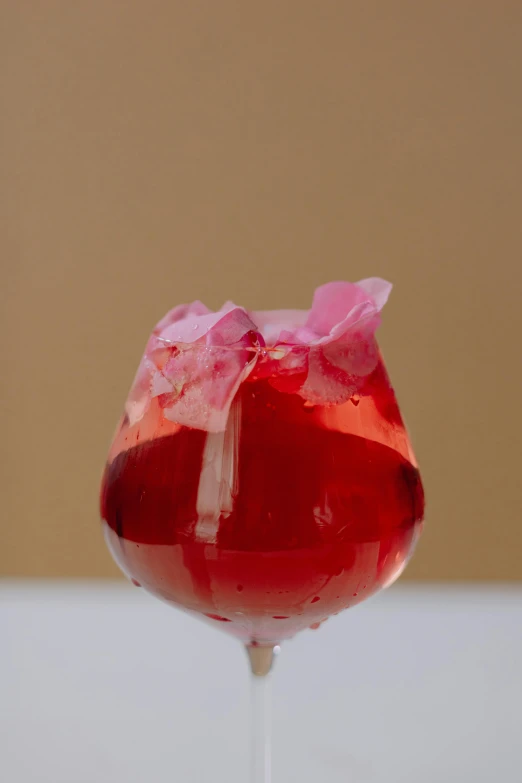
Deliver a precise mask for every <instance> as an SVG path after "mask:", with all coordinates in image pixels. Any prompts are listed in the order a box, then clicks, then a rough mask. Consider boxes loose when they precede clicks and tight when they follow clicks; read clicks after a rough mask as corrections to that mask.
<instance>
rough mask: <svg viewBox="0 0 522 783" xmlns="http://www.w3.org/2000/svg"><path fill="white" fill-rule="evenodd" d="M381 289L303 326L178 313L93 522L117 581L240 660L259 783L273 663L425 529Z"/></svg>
mask: <svg viewBox="0 0 522 783" xmlns="http://www.w3.org/2000/svg"><path fill="white" fill-rule="evenodd" d="M390 287H391V286H390V285H389V284H388V283H386V282H385V281H382V280H379V279H378V278H372V279H369V280H364V281H361V282H360V283H357V284H352V283H330V284H327V285H324V286H321V287H320V288H319V289H317V291H316V292H315V295H314V299H313V304H312V308H311V310H310V311H273V312H270V311H264V312H253V313H247V312H246V311H245V310H244V309H243V308H239V307H236V306H235V305H233V304H232V303H227V304H226V305H225V306H224V307H223V308H222V309H221V310H220V311H218V312H217V313H211V312H210V311H209V310H208V309H207V308H206V307H205V306H204V305H203V304H202V303H200V302H194V303H193V304H192V305H182V306H179V307H176V308H174V309H173V310H172V311H170V312H169V313H168V314H167V316H165V318H164V319H162V321H160V322H159V324H158V325H157V326H156V328H155V330H154V332H153V333H152V336H151V338H150V339H149V342H148V344H147V347H146V350H145V354H144V356H143V358H142V361H141V363H140V367H139V369H138V373H137V376H136V378H135V381H134V384H133V386H132V388H131V392H130V394H129V397H128V399H127V402H126V405H125V414H124V416H123V418H122V420H121V422H120V424H119V426H118V429H117V432H116V435H115V438H114V440H113V443H112V446H111V448H110V452H109V457H108V461H107V465H106V468H105V473H104V477H103V483H102V491H101V516H102V519H103V526H104V531H105V537H106V541H107V544H108V546H109V549H110V551H111V553H112V556H113V557H114V559H115V560H116V562H117V563H118V565H119V566H120V568H121V569H122V571H123V572H124V573H125V574H126V575H127V576H128V577H129V579H130V580H131V581H132V582H133V583H134V584H135V585H139V586H142V587H144V588H145V589H146V590H148V591H149V592H150V593H152V594H153V595H155V596H157V597H158V598H161V599H163V600H165V601H167V602H169V603H170V604H172V605H173V606H176V607H178V608H180V609H183V610H185V611H188V612H191V613H193V614H194V615H196V616H197V617H199V618H202V619H204V620H206V621H207V622H209V623H211V624H213V625H214V626H215V627H216V628H219V629H221V630H223V631H226V632H228V633H230V634H233V635H234V636H236V637H237V638H238V639H239V640H240V641H241V642H242V643H243V644H244V645H245V646H246V649H247V652H248V655H249V660H250V668H251V671H252V713H253V714H252V778H251V780H252V783H267V781H269V779H270V758H269V755H270V753H269V750H270V746H269V738H268V726H267V723H268V718H267V716H268V691H267V687H268V685H267V683H268V677H267V675H268V673H269V672H270V669H271V666H272V661H273V655H274V652H277V651H278V649H279V645H280V643H281V642H283V641H284V640H286V639H289V638H291V637H292V636H294V635H295V634H296V633H297V632H298V631H302V630H304V629H307V628H312V629H317V628H319V626H320V625H321V623H322V622H324V621H325V620H326V619H327V618H328V617H330V616H331V615H335V614H338V613H339V612H341V611H342V610H344V609H347V608H349V607H351V606H353V605H355V604H357V603H359V602H361V601H363V600H364V599H366V598H368V597H369V596H371V595H373V594H374V593H375V592H377V591H378V590H380V589H381V588H383V587H387V586H388V585H390V584H391V583H392V582H393V581H394V580H395V579H396V578H397V577H398V576H399V575H400V573H401V572H402V570H403V568H404V566H405V565H406V563H407V561H408V558H409V556H410V554H411V552H412V550H413V547H414V544H415V541H416V539H417V537H418V534H419V532H420V529H421V524H422V518H423V511H424V498H423V490H422V485H421V481H420V477H419V472H418V469H417V467H416V463H415V458H414V455H413V452H412V448H411V445H410V441H409V438H408V435H407V433H406V430H405V427H404V424H403V421H402V418H401V415H400V412H399V408H398V405H397V401H396V398H395V394H394V392H393V389H392V386H391V384H390V381H389V378H388V375H387V372H386V369H385V366H384V363H383V360H382V357H381V355H380V353H379V349H378V347H377V343H376V340H375V329H376V327H377V325H378V323H379V320H380V311H381V309H382V306H383V305H384V303H385V301H386V299H387V296H388V293H389V290H390Z"/></svg>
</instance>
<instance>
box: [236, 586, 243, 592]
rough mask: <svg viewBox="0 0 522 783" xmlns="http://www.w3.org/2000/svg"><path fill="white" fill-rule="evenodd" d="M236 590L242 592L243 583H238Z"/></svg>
mask: <svg viewBox="0 0 522 783" xmlns="http://www.w3.org/2000/svg"><path fill="white" fill-rule="evenodd" d="M236 590H237V592H238V593H242V592H243V585H238V586H237V588H236Z"/></svg>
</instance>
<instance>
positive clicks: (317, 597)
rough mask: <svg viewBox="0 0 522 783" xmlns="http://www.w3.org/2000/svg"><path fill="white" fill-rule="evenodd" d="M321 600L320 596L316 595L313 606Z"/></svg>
mask: <svg viewBox="0 0 522 783" xmlns="http://www.w3.org/2000/svg"><path fill="white" fill-rule="evenodd" d="M320 600H321V599H320V598H319V596H318V595H316V596H315V598H312V603H313V604H316V603H317V601H320Z"/></svg>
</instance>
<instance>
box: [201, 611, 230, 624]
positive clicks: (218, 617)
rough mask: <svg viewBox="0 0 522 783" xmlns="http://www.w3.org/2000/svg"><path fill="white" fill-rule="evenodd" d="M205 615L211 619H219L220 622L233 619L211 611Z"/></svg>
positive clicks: (227, 621)
mask: <svg viewBox="0 0 522 783" xmlns="http://www.w3.org/2000/svg"><path fill="white" fill-rule="evenodd" d="M205 616H206V617H209V618H210V619H211V620H217V621H218V622H219V623H230V622H231V620H229V619H228V617H221V615H220V614H210V613H207V614H206V615H205Z"/></svg>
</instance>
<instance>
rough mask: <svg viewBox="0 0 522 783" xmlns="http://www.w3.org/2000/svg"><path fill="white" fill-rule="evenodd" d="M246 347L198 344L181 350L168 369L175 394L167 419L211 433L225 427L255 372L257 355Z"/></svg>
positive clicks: (168, 403) (171, 400) (165, 410)
mask: <svg viewBox="0 0 522 783" xmlns="http://www.w3.org/2000/svg"><path fill="white" fill-rule="evenodd" d="M249 346H250V343H248V345H245V346H244V348H243V349H242V350H241V349H240V348H239V349H236V348H234V349H229V348H226V347H225V348H223V347H219V346H217V347H216V346H207V345H202V344H197V345H195V346H194V347H191V348H187V349H186V350H184V351H180V352H179V353H178V354H177V356H175V357H173V358H172V359H171V360H170V361H169V363H168V364H167V366H166V368H165V376H166V378H167V379H168V380H170V381H171V382H172V386H173V389H176V390H179V393H178V394H177V395H176V394H174V395H172V396H170V398H169V399H168V400H166V403H167V404H166V406H165V408H164V415H165V417H166V418H167V419H170V420H171V421H174V422H177V423H178V424H183V425H185V426H187V427H196V428H197V429H204V430H207V431H208V432H222V431H223V430H225V428H226V424H227V419H228V414H229V411H230V406H231V404H232V400H233V399H234V396H235V394H236V392H237V390H238V388H239V386H240V384H241V383H242V382H243V381H244V380H245V379H246V377H247V376H248V375H249V374H250V372H251V371H252V369H253V367H254V365H255V363H256V359H257V354H256V353H253V352H252V351H249V350H248V347H249Z"/></svg>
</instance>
